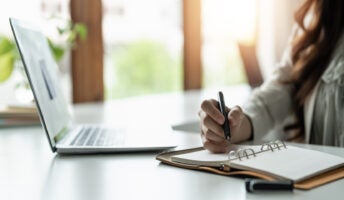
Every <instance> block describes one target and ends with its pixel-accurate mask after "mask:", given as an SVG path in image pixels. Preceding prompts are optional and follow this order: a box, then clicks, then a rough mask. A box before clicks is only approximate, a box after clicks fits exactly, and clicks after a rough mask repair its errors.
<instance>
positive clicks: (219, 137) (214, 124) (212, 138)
mask: <svg viewBox="0 0 344 200" xmlns="http://www.w3.org/2000/svg"><path fill="white" fill-rule="evenodd" d="M226 110H227V111H228V116H226V117H228V119H229V126H230V130H231V141H230V142H229V141H227V140H226V139H225V137H224V132H223V128H222V124H223V123H224V122H225V117H224V116H223V115H222V113H221V112H220V110H219V109H218V102H217V101H216V100H214V99H210V100H205V101H203V102H202V104H201V110H200V111H199V113H198V115H199V117H200V119H201V130H202V133H201V138H202V142H203V146H204V148H205V149H208V150H209V151H211V152H214V153H224V152H228V151H229V146H230V144H231V143H237V142H242V141H245V140H247V139H249V138H250V136H251V123H250V121H249V120H248V118H247V117H246V115H245V114H244V112H243V111H242V109H241V108H240V107H239V106H235V107H233V108H231V109H229V108H226Z"/></svg>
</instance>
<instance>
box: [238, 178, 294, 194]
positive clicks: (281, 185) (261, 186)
mask: <svg viewBox="0 0 344 200" xmlns="http://www.w3.org/2000/svg"><path fill="white" fill-rule="evenodd" d="M245 187H246V191H247V192H258V191H262V192H264V191H293V189H294V184H293V181H289V180H276V181H266V180H261V179H246V180H245Z"/></svg>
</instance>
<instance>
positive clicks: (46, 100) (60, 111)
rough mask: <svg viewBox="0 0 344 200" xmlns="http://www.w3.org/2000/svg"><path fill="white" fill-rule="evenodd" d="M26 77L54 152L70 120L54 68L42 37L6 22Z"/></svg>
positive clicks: (24, 25) (21, 24)
mask: <svg viewBox="0 0 344 200" xmlns="http://www.w3.org/2000/svg"><path fill="white" fill-rule="evenodd" d="M10 23H11V26H12V31H13V34H14V36H15V39H16V43H17V47H18V49H19V52H20V55H21V58H22V61H23V64H24V68H25V72H26V75H27V77H28V79H29V82H30V86H31V89H32V91H33V93H34V96H35V100H36V105H37V108H38V110H39V114H40V118H41V123H42V125H43V127H44V128H45V131H46V133H47V135H48V138H49V141H50V145H51V147H52V149H53V151H55V143H56V141H58V140H59V139H60V138H61V137H63V135H64V134H65V133H66V132H67V131H68V129H69V128H70V126H71V122H72V118H71V114H70V111H69V109H68V104H67V102H66V101H65V99H64V96H63V93H62V90H61V89H60V87H59V84H60V83H59V79H58V66H57V64H56V62H55V60H54V59H53V56H52V54H51V51H50V48H49V45H48V42H47V39H46V37H45V36H44V35H43V34H42V33H41V32H40V31H39V30H38V29H37V28H35V27H33V26H31V25H29V24H27V23H24V22H22V21H18V20H15V19H10Z"/></svg>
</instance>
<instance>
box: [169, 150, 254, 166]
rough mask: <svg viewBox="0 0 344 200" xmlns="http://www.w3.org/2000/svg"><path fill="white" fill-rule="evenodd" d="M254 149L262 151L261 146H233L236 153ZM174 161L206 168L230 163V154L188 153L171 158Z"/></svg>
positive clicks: (206, 151) (204, 151)
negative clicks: (241, 150)
mask: <svg viewBox="0 0 344 200" xmlns="http://www.w3.org/2000/svg"><path fill="white" fill-rule="evenodd" d="M246 148H252V149H253V150H254V151H255V152H257V151H260V148H261V146H260V145H254V146H247V145H246V146H244V145H232V146H231V149H230V151H231V150H233V151H236V150H238V149H246ZM171 159H172V161H174V162H180V163H184V164H191V165H205V166H218V165H219V163H227V162H228V154H227V153H223V154H216V153H211V152H209V151H208V150H203V151H196V152H192V153H186V154H181V155H176V156H172V157H171Z"/></svg>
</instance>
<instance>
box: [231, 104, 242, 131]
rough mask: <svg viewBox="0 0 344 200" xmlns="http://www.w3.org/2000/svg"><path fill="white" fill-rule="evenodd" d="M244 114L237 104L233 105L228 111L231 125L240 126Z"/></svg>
mask: <svg viewBox="0 0 344 200" xmlns="http://www.w3.org/2000/svg"><path fill="white" fill-rule="evenodd" d="M243 118H244V114H243V111H242V109H241V108H240V107H239V106H234V107H233V108H231V110H230V112H229V113H228V119H229V123H230V126H231V127H240V125H241V123H242V120H243Z"/></svg>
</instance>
